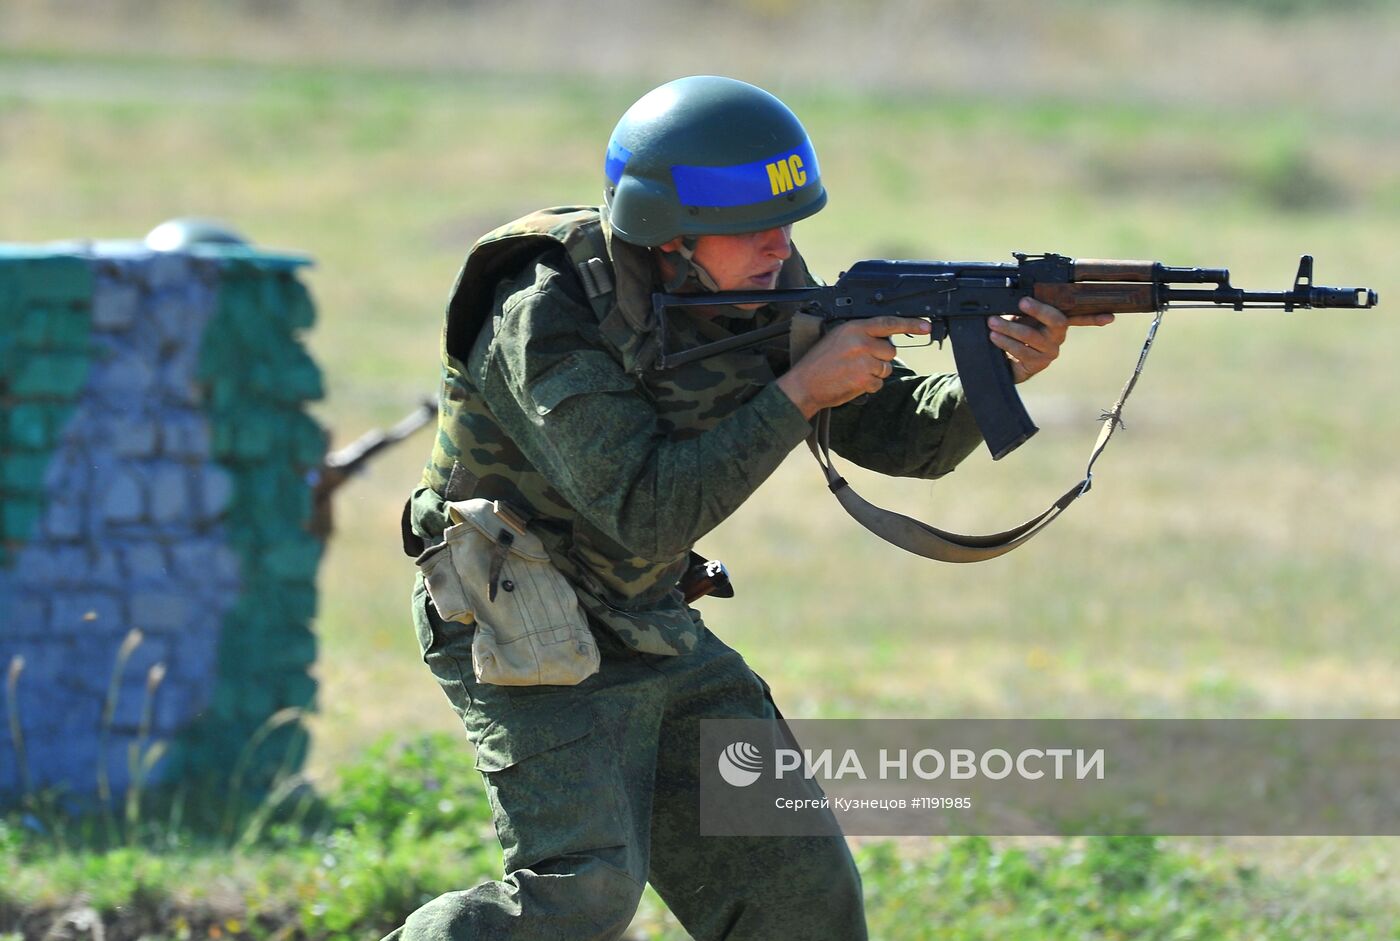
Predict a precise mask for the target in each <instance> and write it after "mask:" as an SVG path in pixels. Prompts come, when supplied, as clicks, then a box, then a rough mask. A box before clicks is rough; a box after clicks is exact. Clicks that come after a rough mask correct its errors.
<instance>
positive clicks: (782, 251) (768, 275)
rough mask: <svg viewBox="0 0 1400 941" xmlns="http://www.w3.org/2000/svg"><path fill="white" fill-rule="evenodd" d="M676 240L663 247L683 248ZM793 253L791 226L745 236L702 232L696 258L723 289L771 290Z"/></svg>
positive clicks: (671, 249) (697, 240)
mask: <svg viewBox="0 0 1400 941" xmlns="http://www.w3.org/2000/svg"><path fill="white" fill-rule="evenodd" d="M680 244H681V240H680V239H674V240H672V241H670V242H667V243H666V244H665V245H663V246H661V247H662V248H663V249H665V250H667V251H675V250H676V249H678V248H680ZM791 256H792V226H790V225H785V226H782V227H781V228H777V229H765V230H763V231H762V232H746V233H744V234H743V235H702V236H700V237H699V238H698V239H696V240H695V261H696V262H697V263H699V265H700V266H701V267H702V268H704V269H705V270H706V271H708V272H709V273H710V277H712V278H714V279H715V283H716V284H718V285H719V289H720V290H721V291H770V290H772V289H773V288H774V287H775V286H777V283H778V270H779V269H780V268H782V267H783V262H785V261H787V260H788V258H789V257H791Z"/></svg>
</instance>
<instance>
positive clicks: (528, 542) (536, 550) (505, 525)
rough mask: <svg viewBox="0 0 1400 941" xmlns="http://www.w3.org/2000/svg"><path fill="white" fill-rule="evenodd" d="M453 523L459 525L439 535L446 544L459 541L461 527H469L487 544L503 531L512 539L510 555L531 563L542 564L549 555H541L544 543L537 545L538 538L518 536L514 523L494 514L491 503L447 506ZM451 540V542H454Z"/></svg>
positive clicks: (461, 502) (458, 502)
mask: <svg viewBox="0 0 1400 941" xmlns="http://www.w3.org/2000/svg"><path fill="white" fill-rule="evenodd" d="M447 506H448V508H449V510H450V511H451V515H452V518H453V519H460V520H461V522H460V523H458V524H457V525H455V526H450V527H448V529H447V531H446V532H444V533H443V538H444V540H445V541H447V542H457V541H459V540H460V539H461V537H462V535H463V533H464V532H465V530H463V527H471V528H472V529H475V530H476V531H477V532H479V533H481V534H482V535H483V536H485V537H486V538H487V540H488V541H490V542H493V543H494V542H495V541H496V537H497V536H499V535H500V533H501V530H503V529H504V530H507V531H509V532H510V534H511V535H512V536H514V537H515V540H514V542H512V543H511V546H510V551H511V552H512V553H513V554H514V555H518V556H520V557H522V558H526V559H531V560H533V561H535V562H546V561H548V560H549V555H548V553H546V552H545V551H544V543H542V542H540V537H539V536H536V535H535V534H534V533H532V532H529V531H528V530H527V531H525V532H521V531H520V530H519V529H518V528H517V525H516V523H515V521H508V520H505V519H502V518H501V517H500V516H499V515H498V514H497V513H496V506H495V504H494V503H493V502H492V501H491V500H482V499H480V498H478V499H475V500H456V501H453V502H451V503H448V504H447ZM454 537H455V538H454Z"/></svg>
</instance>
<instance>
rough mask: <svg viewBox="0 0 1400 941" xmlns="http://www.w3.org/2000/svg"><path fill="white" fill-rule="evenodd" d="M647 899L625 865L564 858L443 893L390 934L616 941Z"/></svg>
mask: <svg viewBox="0 0 1400 941" xmlns="http://www.w3.org/2000/svg"><path fill="white" fill-rule="evenodd" d="M641 899H642V885H641V884H639V883H638V882H637V881H636V880H635V879H634V878H632V877H631V876H630V875H628V874H627V872H626V871H624V870H622V869H619V868H617V867H616V866H613V865H611V864H609V863H607V862H604V861H603V860H601V859H599V858H597V857H593V856H570V857H560V858H558V859H553V860H548V861H542V862H541V863H539V864H538V865H537V866H536V867H535V868H532V869H517V870H516V871H514V872H512V873H510V874H509V875H507V876H506V878H505V879H504V880H503V881H501V882H484V883H482V884H481V885H478V886H476V887H475V888H473V889H468V890H466V891H462V892H449V893H447V894H445V895H440V896H438V897H437V898H435V899H433V900H432V901H431V902H428V903H427V904H426V905H424V906H423V907H422V908H419V909H418V910H417V911H415V912H413V914H411V915H409V917H408V920H407V921H406V922H405V923H404V926H403V927H402V928H401V929H399V930H398V931H397V932H395V934H393V935H391V936H390V937H392V938H394V939H395V941H426V939H454V941H469V939H479V938H482V939H484V938H492V939H506V938H520V939H536V938H538V939H545V938H569V939H571V941H616V939H617V938H620V937H621V936H622V933H623V932H624V931H626V930H627V926H628V925H629V924H631V922H632V918H633V916H634V915H635V914H636V912H637V906H638V904H639V903H640V902H641ZM386 941H387V939H386Z"/></svg>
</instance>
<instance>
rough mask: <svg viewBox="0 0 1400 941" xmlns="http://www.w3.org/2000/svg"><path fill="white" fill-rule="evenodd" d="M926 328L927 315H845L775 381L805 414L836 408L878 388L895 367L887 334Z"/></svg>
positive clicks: (912, 333)
mask: <svg viewBox="0 0 1400 941" xmlns="http://www.w3.org/2000/svg"><path fill="white" fill-rule="evenodd" d="M928 332H929V325H928V321H925V320H919V319H917V318H912V317H872V318H871V319H869V320H850V321H847V322H846V323H843V324H841V325H840V326H838V327H836V328H835V329H833V330H832V331H831V332H830V333H828V334H827V335H826V336H824V337H822V338H821V340H819V341H818V342H817V343H816V345H815V346H813V347H812V348H811V349H810V350H809V351H808V352H807V354H806V355H805V356H803V357H802V359H800V360H798V361H797V363H796V364H795V365H794V366H793V367H792V368H791V369H789V370H788V371H787V372H785V373H783V375H782V377H781V378H779V379H778V387H779V388H780V389H782V390H783V392H785V393H787V397H788V398H790V399H792V402H793V404H794V405H796V406H797V407H798V408H799V409H801V411H802V414H803V415H804V416H805V417H807V418H811V417H812V416H813V415H815V414H817V412H819V411H821V410H822V409H824V408H835V407H836V406H838V405H844V404H846V403H847V402H849V401H851V400H852V399H854V398H857V397H858V396H861V395H864V394H865V393H867V392H878V391H879V390H880V386H881V385H883V384H884V381H885V380H886V379H888V378H889V377H890V375H891V374H892V373H893V372H894V366H892V365H891V361H892V360H893V359H894V357H895V352H896V351H895V348H894V344H893V343H891V342H890V341H889V338H890V337H892V336H896V335H898V334H907V335H910V336H918V335H923V334H927V333H928Z"/></svg>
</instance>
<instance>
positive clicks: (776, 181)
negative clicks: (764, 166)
mask: <svg viewBox="0 0 1400 941" xmlns="http://www.w3.org/2000/svg"><path fill="white" fill-rule="evenodd" d="M768 182H769V184H770V185H771V186H772V187H773V195H774V196H777V195H778V194H780V193H786V192H787V191H788V190H790V189H792V168H790V167H789V166H788V163H787V161H786V160H778V161H775V162H773V163H770V164H768Z"/></svg>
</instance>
